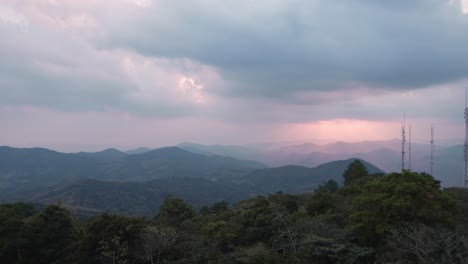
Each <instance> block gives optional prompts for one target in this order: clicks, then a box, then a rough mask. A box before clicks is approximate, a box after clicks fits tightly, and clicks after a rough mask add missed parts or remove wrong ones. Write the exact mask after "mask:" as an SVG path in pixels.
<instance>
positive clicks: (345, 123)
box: [286, 119, 400, 143]
mask: <svg viewBox="0 0 468 264" xmlns="http://www.w3.org/2000/svg"><path fill="white" fill-rule="evenodd" d="M399 127H400V123H399V122H391V121H389V122H373V121H366V120H356V119H335V120H324V121H318V122H313V123H300V124H291V125H290V126H289V128H288V129H287V132H286V134H287V136H288V138H290V139H296V140H300V139H315V140H316V141H317V142H320V143H332V142H336V140H337V139H339V140H342V141H346V142H357V141H366V140H384V139H389V138H397V137H398V136H399V134H398V131H399Z"/></svg>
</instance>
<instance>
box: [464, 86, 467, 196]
mask: <svg viewBox="0 0 468 264" xmlns="http://www.w3.org/2000/svg"><path fill="white" fill-rule="evenodd" d="M464 152H465V179H464V180H465V189H466V188H467V187H468V88H466V94H465V148H464Z"/></svg>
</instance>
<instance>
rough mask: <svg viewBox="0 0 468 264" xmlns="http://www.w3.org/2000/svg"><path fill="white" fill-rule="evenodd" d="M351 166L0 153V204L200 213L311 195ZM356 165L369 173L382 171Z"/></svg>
mask: <svg viewBox="0 0 468 264" xmlns="http://www.w3.org/2000/svg"><path fill="white" fill-rule="evenodd" d="M353 161H354V159H347V160H340V161H334V162H330V163H326V164H322V165H320V166H317V167H315V168H309V167H304V166H281V167H277V168H266V166H265V165H264V164H263V163H260V162H257V161H251V160H240V159H235V158H232V157H223V156H220V155H217V154H211V153H207V154H204V155H202V154H196V153H193V152H190V151H186V150H183V149H181V148H179V147H166V148H160V149H156V150H151V151H148V152H145V153H143V154H126V153H124V152H120V151H118V150H116V149H108V150H104V151H101V152H96V153H85V152H80V153H60V152H56V151H52V150H48V149H42V148H30V149H18V148H11V147H0V201H31V202H35V203H46V204H47V203H56V202H59V201H60V202H62V203H63V204H64V205H66V206H69V207H70V208H73V209H76V210H78V211H81V212H87V213H95V212H101V211H108V212H116V213H124V214H136V215H151V214H154V213H155V210H157V208H159V205H160V203H161V201H162V200H163V199H164V198H165V197H166V196H167V195H175V196H180V197H182V198H184V199H186V200H187V201H189V202H190V203H192V204H194V205H195V206H198V207H199V206H202V205H207V204H211V203H214V202H217V201H223V200H224V201H229V202H231V203H235V202H236V201H239V200H242V199H246V198H249V197H253V196H256V195H265V194H268V193H273V192H278V191H283V192H288V193H301V192H306V191H312V190H314V189H315V188H316V187H317V186H318V185H319V184H322V183H323V182H324V181H327V180H330V179H333V180H336V181H337V182H339V183H341V182H342V174H343V171H344V170H345V168H346V167H347V166H348V165H349V164H350V163H352V162H353ZM363 163H364V164H365V165H366V167H367V168H368V170H369V171H370V172H371V173H377V172H382V170H380V169H379V168H377V167H375V166H374V165H372V164H370V163H367V162H365V161H363Z"/></svg>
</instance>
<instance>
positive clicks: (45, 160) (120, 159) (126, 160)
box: [0, 147, 265, 200]
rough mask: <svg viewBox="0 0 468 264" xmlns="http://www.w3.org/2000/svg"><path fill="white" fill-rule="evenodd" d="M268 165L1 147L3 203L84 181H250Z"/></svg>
mask: <svg viewBox="0 0 468 264" xmlns="http://www.w3.org/2000/svg"><path fill="white" fill-rule="evenodd" d="M263 167H265V165H263V164H261V163H259V162H255V161H244V160H237V159H234V158H229V157H221V156H205V155H198V154H194V153H191V152H188V151H185V150H182V149H180V148H177V147H166V148H161V149H156V150H153V151H149V152H146V153H143V154H135V155H127V154H125V153H122V152H118V151H117V150H106V151H103V152H98V153H73V154H69V153H60V152H56V151H52V150H48V149H42V148H31V149H18V148H10V147H0V200H1V199H2V198H3V199H4V198H5V197H6V196H9V195H15V193H17V192H19V191H26V190H27V191H30V190H34V189H37V188H46V187H50V186H53V185H57V184H67V183H70V182H73V181H76V180H79V179H100V180H121V181H150V180H154V179H164V178H176V177H177V178H206V179H214V178H217V177H223V176H226V175H227V176H233V175H245V174H246V173H248V172H250V171H253V170H255V169H258V168H263Z"/></svg>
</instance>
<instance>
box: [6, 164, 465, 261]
mask: <svg viewBox="0 0 468 264" xmlns="http://www.w3.org/2000/svg"><path fill="white" fill-rule="evenodd" d="M343 176H344V182H345V185H344V186H343V187H341V188H337V186H336V185H333V184H326V186H321V188H319V189H318V190H317V191H316V192H314V193H306V194H300V195H297V194H286V193H274V194H269V195H266V196H256V197H252V198H249V199H246V200H243V201H240V202H238V203H236V204H234V205H229V204H228V203H226V202H218V203H214V204H212V205H210V206H206V207H203V208H201V209H200V210H196V209H195V208H194V207H193V206H192V205H190V204H189V203H187V202H186V201H184V200H183V199H181V198H179V197H174V196H167V197H166V198H165V199H163V201H162V203H161V205H160V207H159V208H158V209H159V210H158V212H156V210H155V211H154V214H153V215H152V216H151V217H149V218H141V217H129V216H123V215H112V214H107V213H99V212H98V211H92V210H89V209H87V210H86V209H84V208H79V209H80V210H82V211H86V212H89V213H94V214H96V215H95V216H93V217H91V218H87V219H77V218H76V217H74V216H73V215H72V213H71V212H70V211H69V210H68V209H67V208H65V207H64V206H63V204H54V205H50V206H47V207H44V208H41V209H40V210H35V208H34V207H33V206H32V205H31V204H25V203H16V204H0V223H2V225H1V228H0V263H41V264H42V263H44V264H46V263H47V264H48V263H76V264H79V263H86V264H102V263H121V264H124V263H134V264H155V263H159V264H161V263H166V264H183V263H223V264H252V263H255V264H309V263H324V264H325V263H339V264H372V263H411V264H413V263H414V264H417V263H450V264H466V263H467V261H468V250H467V249H468V236H467V235H468V226H466V219H468V210H466V209H467V207H468V192H467V190H466V189H455V188H454V189H441V188H440V185H439V182H438V181H435V180H434V178H433V177H432V176H430V175H427V174H424V173H421V174H419V173H414V172H409V171H404V172H402V173H390V174H386V175H379V176H376V175H374V176H371V175H369V174H368V173H367V172H366V169H365V167H364V166H363V165H362V163H359V162H353V163H352V164H351V165H350V166H349V167H348V168H347V169H346V170H345V173H344V175H343ZM192 180H193V179H192ZM92 185H95V186H97V187H96V188H100V186H99V185H100V183H96V182H94V183H92ZM117 185H118V183H117V184H116V186H117ZM121 187H125V186H120V187H116V188H117V189H119V188H121ZM219 191H221V190H219ZM117 192H119V191H118V190H117ZM139 195H141V196H147V197H148V198H149V199H152V198H154V197H152V196H151V194H150V193H146V192H144V193H141V194H139ZM64 198H65V197H64ZM383 205H384V206H383ZM134 206H135V208H138V206H139V205H138V203H137V201H135V205H134ZM76 208H77V207H75V209H76ZM153 216H154V217H153Z"/></svg>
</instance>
